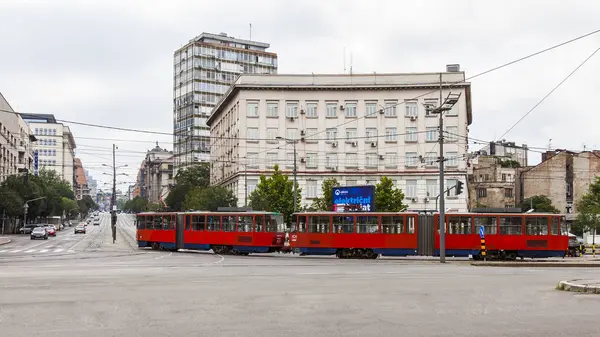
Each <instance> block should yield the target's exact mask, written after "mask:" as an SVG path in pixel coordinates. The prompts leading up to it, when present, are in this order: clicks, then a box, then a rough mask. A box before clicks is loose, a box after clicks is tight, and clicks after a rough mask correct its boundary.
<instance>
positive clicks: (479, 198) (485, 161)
mask: <svg viewBox="0 0 600 337" xmlns="http://www.w3.org/2000/svg"><path fill="white" fill-rule="evenodd" d="M498 159H500V158H498V157H494V156H479V157H477V158H475V159H474V160H473V161H472V162H471V166H472V171H471V172H470V174H469V185H468V188H469V205H470V208H471V209H472V208H476V207H490V208H505V207H515V205H516V202H515V177H516V173H517V170H516V169H515V168H508V167H502V166H501V165H500V164H499V162H498Z"/></svg>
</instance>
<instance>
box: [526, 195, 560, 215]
mask: <svg viewBox="0 0 600 337" xmlns="http://www.w3.org/2000/svg"><path fill="white" fill-rule="evenodd" d="M532 205H533V209H534V210H535V212H544V213H560V212H559V211H558V209H556V207H554V205H552V200H550V198H548V197H547V196H545V195H534V196H532V197H531V198H527V199H524V200H523V201H522V202H521V204H520V205H519V206H520V207H521V209H522V210H523V212H527V211H529V210H530V209H531V206H532Z"/></svg>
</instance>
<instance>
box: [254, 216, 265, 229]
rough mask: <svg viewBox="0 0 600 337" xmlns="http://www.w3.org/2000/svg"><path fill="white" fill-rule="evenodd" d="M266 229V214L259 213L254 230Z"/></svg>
mask: <svg viewBox="0 0 600 337" xmlns="http://www.w3.org/2000/svg"><path fill="white" fill-rule="evenodd" d="M264 229H265V216H264V215H257V216H256V221H255V225H254V231H255V232H263V231H264Z"/></svg>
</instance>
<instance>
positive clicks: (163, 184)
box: [138, 143, 173, 204]
mask: <svg viewBox="0 0 600 337" xmlns="http://www.w3.org/2000/svg"><path fill="white" fill-rule="evenodd" d="M138 177H139V179H140V180H141V181H142V184H143V185H142V187H141V193H142V198H144V199H146V200H148V201H149V202H151V203H160V204H162V201H161V199H162V200H164V199H165V198H166V197H167V195H168V194H169V188H170V186H171V185H173V152H172V151H168V150H166V149H162V148H160V147H159V146H158V143H157V144H156V147H155V148H154V149H152V150H150V151H148V153H147V154H146V159H144V161H143V162H142V167H141V169H140V173H139V174H138Z"/></svg>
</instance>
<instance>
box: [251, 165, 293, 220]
mask: <svg viewBox="0 0 600 337" xmlns="http://www.w3.org/2000/svg"><path fill="white" fill-rule="evenodd" d="M274 170H275V171H274V172H273V174H272V175H271V176H270V177H268V178H267V177H266V176H264V175H261V176H260V182H259V183H258V185H257V186H256V189H255V190H254V191H253V192H252V193H251V194H250V196H249V198H250V205H249V206H250V207H252V209H254V210H263V211H271V212H280V213H283V215H284V218H285V222H286V223H287V224H290V219H291V216H292V213H293V212H294V182H293V181H292V180H289V179H288V177H287V176H284V175H283V174H282V173H281V171H279V166H278V165H275V167H274ZM296 190H297V194H296V197H297V202H298V210H300V202H301V200H302V197H301V189H300V187H299V186H297V185H296Z"/></svg>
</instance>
